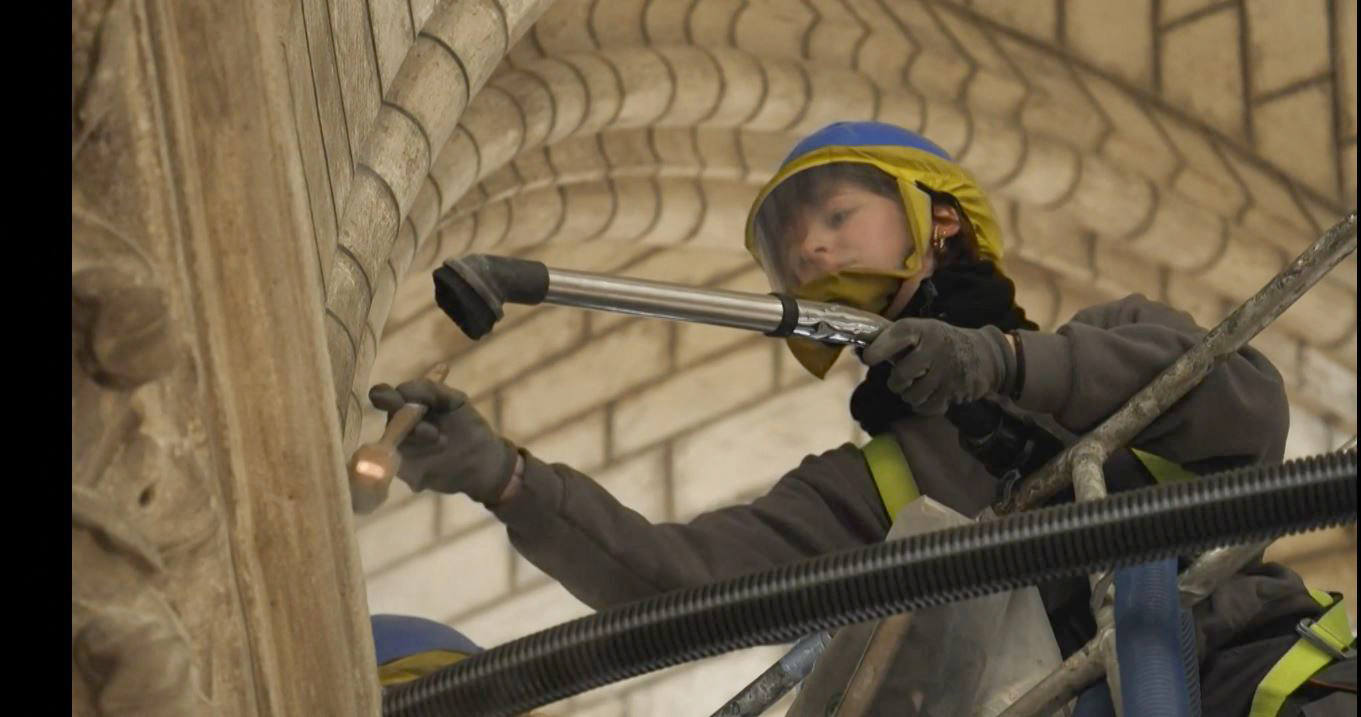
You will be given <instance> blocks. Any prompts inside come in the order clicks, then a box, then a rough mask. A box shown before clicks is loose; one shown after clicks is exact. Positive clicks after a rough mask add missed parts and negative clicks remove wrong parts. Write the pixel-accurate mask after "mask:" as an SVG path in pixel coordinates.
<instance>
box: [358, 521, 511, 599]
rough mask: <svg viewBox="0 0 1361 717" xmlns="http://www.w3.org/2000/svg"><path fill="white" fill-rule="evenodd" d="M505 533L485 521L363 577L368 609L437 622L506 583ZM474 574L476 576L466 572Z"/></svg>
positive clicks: (490, 596)
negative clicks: (366, 579)
mask: <svg viewBox="0 0 1361 717" xmlns="http://www.w3.org/2000/svg"><path fill="white" fill-rule="evenodd" d="M509 550H510V548H509V546H508V545H507V541H506V531H505V528H504V527H502V526H501V525H500V524H499V523H494V524H490V525H488V526H487V527H485V528H482V529H480V530H477V531H476V532H473V533H469V534H467V535H464V536H462V537H460V538H458V539H456V540H450V541H447V542H444V543H441V544H440V545H439V546H438V547H436V548H435V549H433V550H431V551H429V552H427V553H424V554H422V555H420V557H418V558H413V559H410V560H408V561H406V562H403V563H401V564H400V565H397V566H395V567H393V568H391V569H389V570H385V571H383V572H380V573H377V574H371V575H369V577H368V581H367V582H368V593H369V611H370V612H371V613H375V614H376V613H396V614H399V615H415V616H419V617H425V618H430V619H432V620H443V619H445V618H447V617H448V616H450V615H456V614H458V613H461V612H464V611H465V610H468V609H469V608H472V607H474V606H476V605H481V604H485V603H486V602H488V601H489V600H491V599H493V598H495V597H496V596H498V595H501V594H503V593H504V592H505V591H506V590H507V589H508V588H509V587H510V556H509V552H508V551H509ZM470 575H476V576H477V579H476V580H469V579H468V576H470Z"/></svg>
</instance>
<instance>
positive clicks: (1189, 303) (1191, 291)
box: [1159, 272, 1229, 329]
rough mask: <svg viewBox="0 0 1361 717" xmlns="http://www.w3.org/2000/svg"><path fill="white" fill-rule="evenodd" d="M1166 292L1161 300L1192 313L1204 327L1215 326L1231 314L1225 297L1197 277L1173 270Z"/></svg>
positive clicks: (1198, 323) (1168, 278) (1197, 322)
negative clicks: (1226, 305)
mask: <svg viewBox="0 0 1361 717" xmlns="http://www.w3.org/2000/svg"><path fill="white" fill-rule="evenodd" d="M1166 292H1167V293H1166V295H1165V296H1163V297H1161V298H1160V299H1159V300H1160V301H1162V302H1163V303H1164V304H1167V305H1168V306H1173V307H1176V308H1177V309H1178V310H1179V311H1185V312H1186V313H1188V314H1190V315H1191V318H1193V319H1195V321H1196V324H1197V325H1199V326H1200V327H1201V328H1203V329H1211V328H1213V327H1214V326H1216V325H1217V324H1218V323H1219V322H1220V321H1223V320H1224V317H1225V316H1228V314H1229V312H1228V310H1226V307H1225V305H1224V302H1225V299H1224V297H1223V296H1221V295H1220V294H1219V293H1218V292H1216V291H1213V290H1212V289H1210V288H1209V287H1208V286H1206V285H1205V282H1203V281H1201V280H1200V279H1199V278H1197V277H1191V276H1187V275H1185V274H1182V273H1180V272H1171V273H1170V274H1169V275H1168V277H1167V288H1166Z"/></svg>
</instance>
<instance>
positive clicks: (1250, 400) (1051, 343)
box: [1017, 294, 1290, 471]
mask: <svg viewBox="0 0 1361 717" xmlns="http://www.w3.org/2000/svg"><path fill="white" fill-rule="evenodd" d="M1205 334H1206V331H1205V330H1204V329H1202V328H1200V327H1199V326H1197V325H1196V324H1195V322H1194V321H1193V320H1192V319H1191V317H1190V315H1189V314H1187V313H1185V312H1182V311H1176V310H1174V309H1171V308H1169V307H1167V306H1165V305H1163V304H1159V303H1157V302H1153V301H1150V300H1148V299H1146V298H1144V297H1143V296H1140V295H1138V294H1135V295H1132V296H1129V297H1126V298H1124V299H1121V300H1119V301H1114V302H1110V303H1107V304H1100V305H1097V306H1093V307H1091V308H1087V309H1083V310H1082V311H1079V312H1078V313H1077V315H1075V316H1074V317H1073V319H1072V320H1071V321H1069V322H1068V323H1067V324H1066V325H1064V326H1062V327H1060V328H1059V329H1058V330H1057V331H1055V332H1054V333H1052V334H1051V333H1043V332H1037V331H1021V332H1018V336H1019V338H1020V340H1021V342H1022V345H1021V350H1022V351H1023V353H1024V354H1025V372H1026V376H1025V384H1024V385H1023V387H1022V393H1021V397H1020V400H1019V401H1018V402H1017V403H1018V405H1020V406H1021V407H1022V408H1025V409H1027V410H1031V411H1036V412H1039V413H1046V414H1049V415H1050V416H1052V417H1053V418H1054V419H1055V420H1056V421H1058V422H1059V423H1060V424H1061V425H1062V426H1063V427H1064V428H1067V429H1068V430H1070V431H1072V432H1074V433H1077V434H1082V433H1086V432H1087V431H1090V430H1091V429H1093V428H1095V427H1096V426H1097V425H1099V424H1100V423H1101V422H1102V421H1103V420H1105V419H1106V418H1107V417H1109V416H1110V415H1111V414H1112V413H1114V412H1115V411H1116V410H1117V409H1119V408H1120V407H1121V406H1122V405H1124V403H1125V401H1127V400H1128V399H1129V398H1130V397H1131V396H1133V395H1134V394H1135V393H1136V392H1137V391H1139V390H1140V389H1141V388H1143V387H1144V386H1145V385H1146V384H1147V383H1148V382H1149V381H1151V380H1153V378H1154V377H1156V376H1157V375H1158V374H1159V373H1160V372H1162V371H1163V369H1166V368H1167V367H1168V366H1170V365H1172V363H1173V362H1174V361H1176V360H1177V358H1178V357H1180V356H1181V355H1182V354H1183V353H1185V352H1186V351H1187V350H1188V349H1190V348H1191V347H1192V346H1195V345H1196V344H1197V343H1198V342H1199V341H1200V340H1201V339H1202V338H1204V336H1205ZM1289 425H1290V416H1289V410H1288V404H1287V401H1286V396H1285V386H1284V382H1283V381H1282V379H1281V375H1280V373H1278V372H1277V371H1276V369H1275V367H1274V366H1272V365H1271V362H1270V361H1268V360H1267V359H1266V357H1265V356H1263V355H1262V354H1261V352H1259V351H1257V350H1256V349H1253V348H1251V347H1244V348H1242V349H1241V350H1239V351H1237V352H1236V353H1234V354H1232V355H1230V356H1228V357H1227V358H1225V359H1224V360H1223V361H1221V362H1220V363H1219V364H1218V365H1216V366H1215V367H1214V369H1213V370H1211V372H1210V374H1209V375H1208V376H1206V377H1205V380H1204V381H1202V382H1201V383H1200V385H1198V386H1196V387H1195V388H1193V389H1191V391H1190V392H1189V393H1187V394H1186V395H1185V396H1184V397H1182V399H1181V400H1180V401H1178V402H1177V403H1175V404H1173V405H1172V407H1171V408H1170V409H1169V410H1167V411H1166V412H1165V413H1163V414H1162V415H1161V416H1160V417H1159V418H1157V419H1156V420H1155V421H1153V423H1152V424H1150V425H1149V426H1148V427H1147V428H1145V429H1144V431H1143V432H1142V433H1140V434H1139V435H1138V436H1137V437H1136V438H1135V439H1134V441H1133V445H1134V446H1135V447H1137V448H1140V449H1142V450H1145V451H1148V452H1150V453H1154V454H1157V455H1159V456H1162V457H1164V458H1167V459H1169V460H1173V461H1177V462H1179V463H1181V464H1183V465H1185V466H1187V467H1188V468H1190V469H1192V470H1199V471H1204V470H1214V469H1217V468H1221V467H1227V466H1229V465H1234V464H1242V463H1252V462H1262V461H1266V462H1276V461H1280V460H1281V459H1282V457H1283V456H1284V453H1285V438H1286V432H1287V430H1288V429H1289Z"/></svg>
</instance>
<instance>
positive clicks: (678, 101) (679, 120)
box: [656, 47, 723, 127]
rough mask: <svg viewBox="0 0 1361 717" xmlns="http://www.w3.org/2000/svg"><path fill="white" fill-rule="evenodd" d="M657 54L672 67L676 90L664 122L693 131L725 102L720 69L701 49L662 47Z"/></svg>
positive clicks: (657, 49)
mask: <svg viewBox="0 0 1361 717" xmlns="http://www.w3.org/2000/svg"><path fill="white" fill-rule="evenodd" d="M656 53H657V56H658V58H659V59H661V60H662V61H663V62H664V63H665V64H666V65H667V66H668V68H669V73H670V74H671V75H672V76H673V77H672V79H671V81H672V82H673V83H674V86H675V94H674V95H673V96H672V97H671V100H670V106H669V107H668V108H667V112H666V116H665V117H664V118H662V122H664V123H665V124H666V125H667V126H671V127H689V126H691V125H694V124H696V123H698V122H699V121H701V120H703V119H704V118H706V117H708V116H709V115H711V114H712V113H713V112H714V111H715V110H716V109H717V107H718V103H719V102H720V101H721V100H722V94H721V93H722V90H723V87H722V84H723V78H722V75H720V73H719V68H718V66H717V65H715V64H714V62H713V61H712V60H711V59H710V58H709V57H708V56H707V55H706V54H705V53H704V51H703V50H700V49H698V48H689V47H658V48H656Z"/></svg>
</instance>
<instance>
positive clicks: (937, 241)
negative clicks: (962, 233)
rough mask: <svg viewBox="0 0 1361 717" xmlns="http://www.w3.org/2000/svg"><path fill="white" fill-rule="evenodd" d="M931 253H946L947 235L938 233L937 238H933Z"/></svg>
mask: <svg viewBox="0 0 1361 717" xmlns="http://www.w3.org/2000/svg"><path fill="white" fill-rule="evenodd" d="M931 251H933V252H935V253H937V254H940V253H942V252H944V251H945V235H944V234H942V233H941V232H936V233H935V236H933V237H931Z"/></svg>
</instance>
